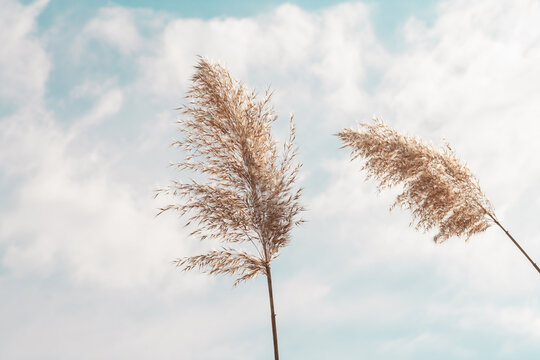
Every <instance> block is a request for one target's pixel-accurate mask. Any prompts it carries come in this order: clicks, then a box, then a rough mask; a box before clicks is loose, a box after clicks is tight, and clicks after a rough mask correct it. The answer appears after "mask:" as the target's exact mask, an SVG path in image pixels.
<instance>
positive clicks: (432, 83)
mask: <svg viewBox="0 0 540 360" xmlns="http://www.w3.org/2000/svg"><path fill="white" fill-rule="evenodd" d="M0 8H1V9H2V11H1V12H0V43H1V44H2V49H1V50H0V83H1V84H2V86H1V87H0V319H2V320H1V321H0V359H6V360H14V359H17V360H23V359H24V360H26V359H47V360H48V359H51V360H64V359H66V360H68V359H81V360H86V359H92V360H94V359H96V360H97V359H130V360H137V359H141V360H142V359H150V358H151V359H186V360H214V359H215V360H218V359H219V360H233V359H249V360H251V359H253V360H258V359H261V360H262V359H271V358H272V356H273V355H272V336H271V325H270V314H269V306H268V298H267V289H266V281H265V279H264V278H262V277H259V278H256V279H254V280H252V281H249V282H247V283H245V284H242V285H240V286H238V287H236V288H233V287H232V284H233V282H234V278H230V277H209V276H207V275H205V274H200V273H197V272H188V273H186V272H180V271H179V270H178V269H176V268H175V267H174V266H173V264H172V261H173V260H174V259H176V258H178V257H183V256H189V255H195V254H199V253H201V252H204V251H205V250H207V249H209V248H211V247H212V246H213V245H214V244H206V243H203V242H198V241H197V240H195V239H193V238H189V237H188V236H187V231H186V229H184V227H183V222H182V219H181V218H178V217H177V216H175V215H174V214H164V215H162V216H159V217H155V214H156V212H157V209H158V208H159V207H160V206H162V205H163V204H164V202H167V199H159V198H158V199H153V192H154V190H155V189H157V188H158V187H160V186H163V185H166V184H168V183H169V182H170V181H171V180H172V179H180V178H181V176H182V174H181V173H179V172H177V171H175V170H174V169H171V168H170V167H168V164H169V163H170V162H174V161H177V160H179V159H181V158H182V154H181V153H180V151H179V150H178V149H174V148H170V147H169V144H170V143H171V142H172V141H173V139H174V138H175V137H176V136H179V135H178V133H177V130H176V128H175V123H174V122H175V120H176V119H177V117H178V116H179V113H178V112H177V111H175V110H174V109H175V108H177V107H178V106H180V105H181V104H183V103H185V95H186V91H187V89H188V88H189V86H190V83H189V79H190V76H191V75H192V74H193V72H194V69H193V66H194V65H195V64H196V62H197V56H198V55H202V56H205V57H207V58H209V59H211V60H213V61H217V62H220V63H221V64H223V65H224V66H226V67H227V68H228V69H229V70H230V72H231V74H232V75H233V76H234V77H235V78H238V79H240V80H241V81H243V82H244V83H245V84H246V86H249V87H250V88H253V89H255V90H257V91H258V92H259V93H261V92H263V91H264V89H265V88H266V87H267V86H270V87H271V88H272V89H273V90H274V97H273V104H274V106H275V108H276V110H277V111H278V113H279V114H280V118H279V119H278V120H277V121H276V122H275V123H274V128H273V131H274V134H275V136H276V138H277V139H285V137H286V132H287V129H288V114H289V113H291V112H292V113H294V114H295V122H296V128H297V144H298V147H299V160H300V161H302V163H303V167H302V169H301V173H300V178H299V186H302V187H303V188H304V193H303V199H302V203H303V204H304V206H305V207H306V209H307V211H306V212H305V213H304V215H303V216H304V218H305V219H306V220H307V222H306V223H305V224H303V225H302V226H301V227H298V228H296V229H295V230H294V231H293V234H292V241H291V244H290V246H288V247H287V248H284V249H282V251H281V255H280V257H279V258H277V259H276V260H275V261H274V262H273V265H272V266H273V267H272V271H273V282H274V296H275V305H276V313H277V324H278V337H279V346H280V355H281V358H282V359H311V360H319V359H320V360H325V359H343V360H348V359H351V360H352V359H367V360H370V359H377V360H384V359H415V360H416V359H419V360H421V359H435V358H436V359H442V360H444V359H538V357H539V356H540V300H539V299H540V282H539V279H538V274H537V273H536V272H535V270H534V269H533V267H532V266H531V264H530V263H528V262H527V260H526V259H525V258H524V257H523V256H522V255H521V254H520V253H519V252H518V250H517V249H516V248H515V246H514V245H513V244H512V243H511V242H510V240H509V239H508V238H507V237H506V236H505V235H504V233H503V232H501V231H500V230H499V229H496V228H494V227H491V228H489V229H488V230H486V231H485V232H484V233H482V234H479V235H476V236H474V237H473V238H471V239H470V240H469V241H464V239H459V238H452V239H450V240H448V241H447V242H445V243H443V244H435V243H433V241H432V236H433V235H434V234H433V233H421V232H416V231H415V230H414V229H413V228H410V227H409V223H410V216H409V214H408V213H407V212H406V211H404V210H400V209H395V210H393V211H391V212H390V211H389V207H390V206H391V205H392V203H393V199H394V197H395V195H396V193H397V192H396V191H393V190H390V191H387V192H382V193H377V191H376V184H375V183H374V182H373V181H365V173H363V172H362V171H361V170H360V169H361V167H362V163H361V161H358V160H356V161H354V162H350V161H349V154H348V152H347V151H346V150H344V149H340V146H341V144H340V143H339V141H338V139H337V138H336V137H335V136H333V134H335V133H336V132H338V131H339V130H340V129H342V128H343V127H351V126H353V127H354V126H356V124H357V123H358V122H365V121H370V120H371V119H372V118H373V117H374V116H377V117H379V118H380V119H383V120H384V121H385V122H386V123H387V124H388V125H390V126H392V127H394V128H396V129H397V130H399V131H401V132H403V133H407V134H411V135H416V136H420V137H422V138H423V139H425V140H426V141H427V142H430V143H433V144H434V145H436V146H439V145H443V144H444V143H445V141H447V142H449V143H450V144H451V145H452V147H453V148H454V149H455V151H456V153H457V155H458V157H459V158H460V159H462V160H463V161H464V162H466V163H467V165H468V166H469V167H470V169H471V170H472V171H473V173H475V174H476V175H477V177H478V178H479V180H480V185H481V186H482V188H483V190H484V192H485V193H486V195H487V197H488V198H489V199H490V200H491V202H492V204H493V206H494V208H495V212H496V214H497V216H498V218H499V220H500V221H501V222H502V223H503V225H505V226H506V228H507V229H508V230H509V231H510V233H512V234H513V235H514V237H515V238H516V239H517V240H518V241H519V242H520V244H521V245H522V246H523V247H524V248H525V249H526V250H527V251H528V253H529V254H530V255H531V257H532V258H533V259H536V261H540V231H539V230H540V221H539V220H540V218H539V216H540V215H539V214H540V190H539V188H538V186H537V185H538V183H539V182H540V165H539V162H538V154H540V141H538V135H539V134H540V124H539V120H538V119H539V114H540V102H539V101H538V98H539V96H540V67H539V66H538V64H539V61H540V25H539V24H538V14H539V13H540V1H537V0H500V1H497V2H493V1H490V0H478V1H474V2H472V1H465V0H451V1H427V0H426V1H420V0H417V1H408V2H403V1H397V0H392V1H376V0H366V1H365V2H340V1H330V0H328V1H327V0H319V1H307V0H301V1H296V2H283V1H277V0H273V1H259V2H247V1H240V0H227V1H217V0H212V1H204V2H202V1H199V2H194V1H189V2H188V1H169V0H165V1H155V2H150V1H144V0H137V1H125V0H122V1H117V2H110V1H91V2H90V1H87V2H74V1H66V0H50V1H46V0H31V1H21V2H17V1H14V0H0Z"/></svg>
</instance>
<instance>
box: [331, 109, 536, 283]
mask: <svg viewBox="0 0 540 360" xmlns="http://www.w3.org/2000/svg"><path fill="white" fill-rule="evenodd" d="M337 135H338V136H339V138H340V139H341V140H342V142H343V147H348V148H350V149H351V156H352V159H353V160H354V159H356V158H358V157H361V158H363V159H364V166H363V170H366V171H367V173H368V176H367V177H368V178H373V179H375V180H376V181H377V182H378V189H379V191H381V190H383V189H385V188H390V187H393V186H397V185H402V186H403V192H402V193H401V194H399V195H398V196H397V198H396V201H395V203H394V205H393V206H392V208H393V207H395V206H400V207H402V208H405V209H408V210H410V211H411V213H412V216H413V221H412V222H411V225H414V226H415V228H416V229H417V230H424V231H428V230H431V229H437V230H438V233H437V234H436V235H435V236H434V238H433V240H434V241H435V242H443V241H446V240H447V239H448V238H450V237H452V236H458V237H465V238H466V239H469V238H470V237H471V236H472V235H474V234H476V233H479V232H482V231H484V230H486V229H487V228H488V227H489V226H490V225H491V224H493V223H494V224H496V225H498V226H499V227H500V228H501V229H502V230H503V231H504V232H505V233H506V235H507V236H508V237H509V238H510V239H511V240H512V241H513V242H514V244H515V245H516V246H517V247H518V248H519V250H520V251H521V252H522V253H523V254H524V255H525V256H526V257H527V259H528V260H529V261H530V262H531V263H532V264H533V266H534V267H535V269H536V270H537V271H538V272H539V273H540V269H539V268H538V266H537V265H536V264H535V263H534V262H533V261H532V260H531V258H530V257H529V256H528V255H527V253H526V252H525V251H524V250H523V249H522V248H521V246H520V245H519V244H518V243H517V242H516V240H515V239H514V238H513V237H512V236H511V235H510V234H509V233H508V231H507V230H506V229H505V228H504V227H502V225H501V224H500V223H499V222H498V220H497V217H496V216H495V212H494V210H493V207H492V206H491V204H490V202H489V200H488V199H487V197H486V196H485V195H484V193H483V192H482V190H481V189H480V185H479V183H478V180H477V179H476V177H475V176H474V175H473V174H472V173H471V171H470V170H469V168H468V167H467V166H466V165H465V164H463V163H461V162H460V161H459V160H458V159H457V158H456V156H455V153H454V152H453V150H452V149H451V148H450V146H449V145H448V144H447V145H446V147H445V148H441V149H438V148H435V147H434V146H432V145H426V144H424V143H422V142H421V141H420V140H419V139H417V138H414V137H410V136H406V135H402V134H400V133H398V132H397V131H395V130H394V129H391V128H390V127H388V126H386V125H385V124H384V123H383V122H381V121H379V120H377V119H375V121H374V122H373V123H369V124H368V123H362V124H360V128H359V129H343V130H342V131H341V132H339V133H338V134H337Z"/></svg>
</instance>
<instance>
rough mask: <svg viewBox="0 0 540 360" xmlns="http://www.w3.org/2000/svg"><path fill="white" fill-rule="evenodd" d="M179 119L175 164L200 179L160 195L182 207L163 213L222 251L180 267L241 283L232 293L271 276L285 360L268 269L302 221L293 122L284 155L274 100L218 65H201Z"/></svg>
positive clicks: (187, 260)
mask: <svg viewBox="0 0 540 360" xmlns="http://www.w3.org/2000/svg"><path fill="white" fill-rule="evenodd" d="M195 69H196V72H195V75H194V76H193V78H192V85H191V88H190V90H189V92H188V96H187V98H188V99H189V104H188V105H187V106H184V107H182V108H180V109H179V110H182V112H183V115H184V116H183V118H182V119H180V120H178V126H179V130H180V132H181V133H182V134H183V139H181V140H176V141H174V142H173V144H172V145H173V146H175V147H178V148H180V149H181V150H183V152H184V154H185V155H186V157H185V159H184V160H183V161H181V162H180V163H178V164H173V165H174V166H176V167H177V168H178V169H180V170H181V171H183V172H189V173H191V174H194V175H196V176H198V177H199V178H201V180H193V179H192V180H190V181H187V182H182V181H173V183H172V185H170V186H168V187H166V188H163V189H159V190H157V192H156V196H158V195H160V194H163V195H172V196H175V197H178V198H179V199H180V201H179V202H178V203H175V204H170V205H168V206H165V207H163V208H161V209H160V211H159V213H158V215H159V214H161V213H163V212H165V211H170V210H172V211H176V212H178V213H179V214H180V215H181V216H183V217H184V218H185V219H186V225H190V224H191V225H192V226H194V227H195V230H194V231H193V232H192V233H191V236H193V237H195V238H198V239H199V240H205V239H212V240H217V241H219V242H221V243H222V244H223V247H222V248H221V249H220V250H213V251H209V252H207V253H205V254H202V255H197V256H192V257H185V258H180V259H177V260H176V265H177V266H178V267H180V268H182V269H183V270H186V271H187V270H194V269H197V270H201V271H203V272H207V273H209V274H228V275H235V276H237V278H236V281H235V283H234V286H236V285H237V284H239V283H240V282H243V281H246V280H248V279H251V278H254V277H255V276H257V275H264V276H266V279H267V283H268V295H269V300H270V312H271V321H272V335H273V341H274V355H275V359H276V360H277V359H279V355H278V344H277V330H276V314H275V311H274V299H273V289H272V275H271V271H270V264H271V262H272V260H274V259H275V258H276V257H277V256H278V255H279V251H280V250H281V248H283V247H284V246H286V245H287V244H289V241H290V233H291V230H292V228H293V227H294V226H296V225H299V224H300V223H302V222H303V220H302V219H300V218H299V214H300V212H301V211H302V210H303V208H302V206H301V205H300V203H299V200H300V194H301V189H300V188H297V187H296V186H295V181H296V176H297V174H298V171H299V169H300V166H301V164H300V163H297V162H296V161H295V156H296V147H295V145H294V141H295V130H294V126H293V123H292V115H291V118H290V134H289V139H288V141H287V142H285V144H284V145H283V148H282V151H278V150H279V149H278V143H277V142H276V141H275V140H274V138H273V137H272V134H271V124H272V123H273V122H274V121H275V120H276V119H277V114H276V113H275V111H274V109H273V108H272V107H271V105H270V99H271V93H270V92H268V91H267V92H266V93H265V95H264V96H262V98H261V99H258V98H257V96H256V94H255V92H253V91H251V90H248V89H247V88H246V87H245V86H244V85H243V84H242V83H241V82H239V81H237V80H234V79H233V78H232V77H231V75H230V74H229V72H228V71H227V69H225V68H224V67H222V66H221V65H219V64H214V63H211V62H209V61H208V60H206V59H204V58H200V59H199V63H198V65H197V66H196V67H195Z"/></svg>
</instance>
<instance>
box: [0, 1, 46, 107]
mask: <svg viewBox="0 0 540 360" xmlns="http://www.w3.org/2000/svg"><path fill="white" fill-rule="evenodd" d="M47 2H48V1H47V0H39V1H35V2H33V3H32V4H31V5H28V6H22V5H20V4H18V3H16V2H14V1H9V0H4V1H2V3H1V4H0V6H2V11H1V12H0V44H2V51H1V52H0V82H1V83H2V86H1V87H0V97H1V98H3V99H6V100H9V101H11V102H14V103H16V104H21V105H22V104H24V105H26V106H35V105H36V104H35V102H36V101H38V100H40V99H41V96H42V95H43V92H44V91H45V82H46V81H47V75H48V72H49V69H50V67H51V63H50V60H49V58H48V56H47V54H46V52H45V51H44V49H43V47H42V46H41V44H40V40H39V39H38V38H37V37H36V36H35V28H36V18H37V16H38V15H39V14H40V12H41V11H42V10H43V8H44V7H45V5H46V4H47Z"/></svg>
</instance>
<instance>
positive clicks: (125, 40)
mask: <svg viewBox="0 0 540 360" xmlns="http://www.w3.org/2000/svg"><path fill="white" fill-rule="evenodd" d="M133 20H134V19H133V17H132V12H131V11H129V10H128V9H125V8H122V7H106V8H102V9H100V10H99V12H98V14H97V16H96V17H95V18H93V19H92V20H91V21H90V22H89V23H88V24H86V26H85V27H84V30H83V34H84V35H85V36H87V37H88V38H95V39H98V40H101V41H103V42H104V43H106V44H108V45H110V46H112V47H113V48H115V49H118V50H119V51H120V52H121V53H123V54H130V53H133V52H134V51H137V50H138V49H139V48H140V46H141V45H142V39H141V36H140V34H139V31H138V29H137V27H136V26H135V24H134V21H133Z"/></svg>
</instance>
